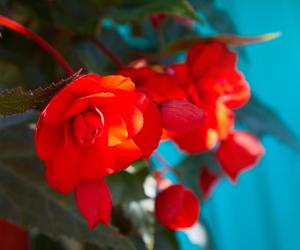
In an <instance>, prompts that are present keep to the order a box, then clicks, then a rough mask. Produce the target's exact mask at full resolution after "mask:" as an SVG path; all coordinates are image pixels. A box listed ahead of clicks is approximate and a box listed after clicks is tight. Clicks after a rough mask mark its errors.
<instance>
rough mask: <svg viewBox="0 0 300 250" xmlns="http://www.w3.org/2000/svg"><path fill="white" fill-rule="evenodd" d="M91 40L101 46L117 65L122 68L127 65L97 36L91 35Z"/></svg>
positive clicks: (98, 46)
mask: <svg viewBox="0 0 300 250" xmlns="http://www.w3.org/2000/svg"><path fill="white" fill-rule="evenodd" d="M89 39H90V41H91V42H92V43H93V44H94V45H95V46H96V47H97V48H99V49H100V50H101V51H102V52H103V53H104V54H105V55H106V56H107V57H108V58H109V59H110V60H111V61H112V62H113V63H114V64H115V65H117V66H118V67H119V68H120V69H123V68H125V65H124V64H123V63H122V62H121V61H120V60H119V59H118V58H117V57H116V56H115V55H114V54H113V53H112V52H111V51H110V50H109V49H108V48H107V47H106V46H105V45H104V44H103V43H102V42H101V41H99V40H98V39H97V38H95V37H90V38H89Z"/></svg>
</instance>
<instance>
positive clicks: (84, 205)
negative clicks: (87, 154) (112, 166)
mask: <svg viewBox="0 0 300 250" xmlns="http://www.w3.org/2000/svg"><path fill="white" fill-rule="evenodd" d="M75 199H76V203H77V206H78V208H79V211H80V212H81V214H82V215H83V217H84V218H85V219H86V220H87V222H88V224H89V228H91V229H93V228H94V227H95V226H96V225H97V224H98V223H103V224H108V223H109V221H110V211H111V207H112V201H111V196H110V191H109V188H108V186H107V184H106V182H105V180H104V178H101V179H98V180H96V181H80V182H79V184H78V185H77V186H76V188H75Z"/></svg>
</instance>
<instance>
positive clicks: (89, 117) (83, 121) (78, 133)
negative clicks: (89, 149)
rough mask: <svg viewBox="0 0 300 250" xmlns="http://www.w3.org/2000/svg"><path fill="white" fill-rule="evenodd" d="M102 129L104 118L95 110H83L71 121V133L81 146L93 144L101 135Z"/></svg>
mask: <svg viewBox="0 0 300 250" xmlns="http://www.w3.org/2000/svg"><path fill="white" fill-rule="evenodd" d="M103 127H104V117H103V114H102V113H101V112H100V111H99V110H98V109H97V108H93V109H88V110H85V111H84V112H82V113H80V114H79V115H76V116H75V118H74V120H73V132H74V135H75V138H76V139H77V142H78V143H79V144H80V145H81V146H89V145H91V144H93V143H94V142H95V140H96V138H97V137H99V136H101V135H102V133H103Z"/></svg>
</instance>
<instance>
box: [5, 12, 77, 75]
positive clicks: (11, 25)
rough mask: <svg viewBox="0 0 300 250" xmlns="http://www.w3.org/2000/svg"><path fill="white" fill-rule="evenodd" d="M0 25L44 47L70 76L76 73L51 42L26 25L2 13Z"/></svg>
mask: <svg viewBox="0 0 300 250" xmlns="http://www.w3.org/2000/svg"><path fill="white" fill-rule="evenodd" d="M0 25H2V26H5V27H6V28H8V29H11V30H13V31H15V32H17V33H19V34H21V35H23V36H25V37H27V38H29V39H30V40H32V41H33V42H35V43H36V44H37V45H39V46H40V47H41V48H43V49H44V50H45V51H46V52H47V53H48V54H49V55H50V56H52V58H53V59H54V60H55V61H56V62H57V63H58V64H59V65H60V66H61V67H62V69H63V70H64V71H65V72H66V74H67V75H68V76H71V75H72V74H74V70H73V69H72V67H71V66H70V65H69V63H68V62H67V61H66V59H65V58H64V57H63V56H62V55H61V54H60V53H59V52H58V51H57V50H56V49H55V48H53V46H52V45H51V44H49V43H48V42H47V41H46V40H44V39H43V38H42V37H40V36H39V35H37V34H35V33H34V32H32V31H31V30H29V29H27V28H26V27H24V26H23V25H22V24H19V23H17V22H16V21H13V20H11V19H9V18H7V17H4V16H2V15H0Z"/></svg>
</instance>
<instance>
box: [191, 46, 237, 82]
mask: <svg viewBox="0 0 300 250" xmlns="http://www.w3.org/2000/svg"><path fill="white" fill-rule="evenodd" d="M187 63H188V65H189V69H190V73H191V74H192V76H193V78H194V79H195V80H199V79H200V78H201V77H203V76H204V75H205V73H207V72H208V70H210V69H211V68H215V67H218V68H219V67H224V66H225V67H231V68H235V67H236V63H237V56H236V53H234V52H232V51H230V50H229V49H228V48H227V47H226V45H225V44H223V43H221V42H218V41H209V42H203V43H198V44H196V45H195V46H194V47H193V48H191V49H190V50H189V52H188V57H187Z"/></svg>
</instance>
